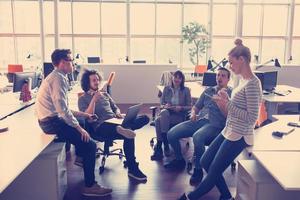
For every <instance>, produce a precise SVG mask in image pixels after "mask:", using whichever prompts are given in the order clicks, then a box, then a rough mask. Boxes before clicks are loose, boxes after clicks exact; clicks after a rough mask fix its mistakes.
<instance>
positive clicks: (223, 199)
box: [219, 196, 234, 200]
mask: <svg viewBox="0 0 300 200" xmlns="http://www.w3.org/2000/svg"><path fill="white" fill-rule="evenodd" d="M219 200H234V198H233V197H230V198H223V197H222V196H220V198H219Z"/></svg>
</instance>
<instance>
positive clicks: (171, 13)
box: [157, 4, 181, 35]
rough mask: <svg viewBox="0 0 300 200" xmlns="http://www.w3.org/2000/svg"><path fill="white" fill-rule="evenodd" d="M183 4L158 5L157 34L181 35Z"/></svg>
mask: <svg viewBox="0 0 300 200" xmlns="http://www.w3.org/2000/svg"><path fill="white" fill-rule="evenodd" d="M180 33H181V6H180V5H176V4H158V5H157V34H158V35H180Z"/></svg>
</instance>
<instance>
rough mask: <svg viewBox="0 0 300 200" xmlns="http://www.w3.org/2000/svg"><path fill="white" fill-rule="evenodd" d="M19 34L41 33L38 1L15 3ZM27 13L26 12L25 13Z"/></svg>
mask: <svg viewBox="0 0 300 200" xmlns="http://www.w3.org/2000/svg"><path fill="white" fill-rule="evenodd" d="M14 3H15V20H16V23H15V24H16V32H17V33H40V14H39V13H40V11H39V2H38V1H15V2H14ZM25 11H26V12H25Z"/></svg>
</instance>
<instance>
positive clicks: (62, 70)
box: [35, 49, 112, 196]
mask: <svg viewBox="0 0 300 200" xmlns="http://www.w3.org/2000/svg"><path fill="white" fill-rule="evenodd" d="M51 60H52V64H53V66H54V67H55V69H54V70H53V71H52V72H51V73H50V74H49V75H48V76H47V78H45V79H44V80H43V82H42V85H41V87H40V88H39V92H38V94H37V98H36V104H35V106H36V114H37V117H38V122H39V125H40V127H41V129H42V130H43V131H44V132H45V133H46V134H56V135H57V137H58V138H60V139H63V140H65V141H67V142H70V143H72V144H74V145H75V147H76V148H78V154H80V156H81V157H82V158H83V172H84V182H85V187H83V188H82V192H81V193H82V194H83V195H85V196H107V195H110V194H111V193H112V190H111V189H110V188H105V187H103V186H100V185H99V184H97V182H96V180H95V174H94V171H95V160H96V157H95V155H96V144H95V142H94V141H93V140H91V139H90V135H89V134H88V133H87V132H86V131H85V130H84V129H83V128H82V127H81V126H80V125H79V122H78V121H77V119H76V118H75V117H84V118H88V119H92V115H91V114H88V113H85V112H80V111H72V110H70V109H69V107H68V97H67V93H68V90H69V83H68V79H67V74H68V73H71V72H72V68H73V64H72V61H73V59H72V58H71V51H70V50H69V49H56V50H55V51H54V52H53V53H52V55H51Z"/></svg>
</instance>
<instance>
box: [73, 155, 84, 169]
mask: <svg viewBox="0 0 300 200" xmlns="http://www.w3.org/2000/svg"><path fill="white" fill-rule="evenodd" d="M74 165H77V166H78V167H83V159H82V157H80V156H76V158H75V161H74Z"/></svg>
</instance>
